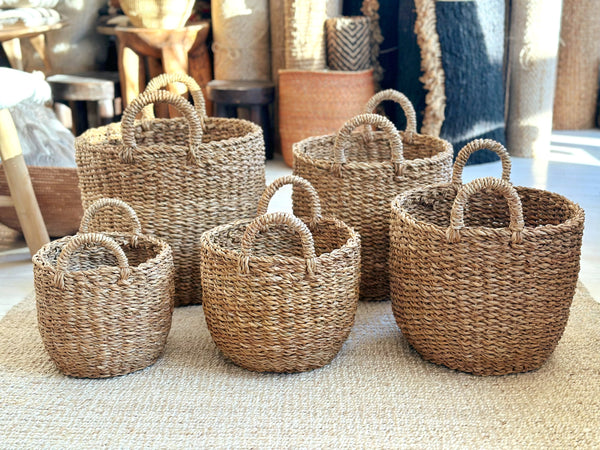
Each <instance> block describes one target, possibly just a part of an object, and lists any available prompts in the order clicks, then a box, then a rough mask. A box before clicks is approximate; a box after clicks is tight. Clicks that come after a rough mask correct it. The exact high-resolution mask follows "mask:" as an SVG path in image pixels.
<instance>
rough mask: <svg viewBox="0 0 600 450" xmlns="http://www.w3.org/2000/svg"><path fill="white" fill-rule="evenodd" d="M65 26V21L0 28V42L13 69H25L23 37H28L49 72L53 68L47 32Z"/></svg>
mask: <svg viewBox="0 0 600 450" xmlns="http://www.w3.org/2000/svg"><path fill="white" fill-rule="evenodd" d="M64 26H65V23H64V22H59V23H55V24H52V25H42V26H38V27H26V26H25V25H23V26H13V27H9V28H6V29H0V42H1V43H2V48H3V49H4V52H5V53H6V57H7V58H8V62H9V63H10V66H11V67H12V68H13V69H18V70H23V54H22V52H21V39H28V40H29V42H30V43H31V45H32V46H33V48H34V49H35V51H36V52H38V54H39V55H40V58H41V59H42V62H43V63H44V68H45V71H46V73H49V72H50V71H51V70H52V66H51V65H50V60H49V58H48V52H47V50H46V33H48V32H49V31H53V30H60V29H61V28H62V27H64Z"/></svg>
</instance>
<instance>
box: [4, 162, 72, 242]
mask: <svg viewBox="0 0 600 450" xmlns="http://www.w3.org/2000/svg"><path fill="white" fill-rule="evenodd" d="M0 167H1V166H0ZM27 170H28V171H29V176H30V178H31V183H32V184H33V190H34V192H35V197H36V198H37V202H38V205H39V207H40V211H41V212H42V217H43V218H44V223H45V224H46V228H47V230H48V234H49V235H50V236H52V237H62V236H66V235H67V234H73V233H75V232H76V231H77V229H78V228H79V221H80V220H81V217H82V216H83V208H82V207H81V194H80V192H79V186H78V179H77V169H76V168H74V167H73V168H70V167H38V166H29V167H27ZM0 195H10V191H9V188H8V183H7V181H6V177H5V176H4V171H3V170H0ZM0 222H1V223H3V224H4V225H6V226H7V227H9V228H12V229H13V230H17V231H22V230H21V224H20V223H19V218H18V217H17V213H16V211H15V209H14V208H13V207H8V206H4V207H0Z"/></svg>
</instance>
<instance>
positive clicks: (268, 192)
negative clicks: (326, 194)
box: [257, 175, 321, 224]
mask: <svg viewBox="0 0 600 450" xmlns="http://www.w3.org/2000/svg"><path fill="white" fill-rule="evenodd" d="M287 184H291V185H293V186H294V189H295V188H296V187H299V188H302V189H304V191H305V192H306V193H307V194H308V197H309V198H310V200H309V201H310V207H311V209H312V216H311V218H310V223H311V224H316V223H317V222H318V221H319V220H321V201H320V200H319V194H317V191H316V190H315V188H314V187H313V185H312V184H310V182H309V181H308V180H306V179H304V178H302V177H299V176H297V175H287V176H285V177H280V178H277V179H276V180H275V181H273V183H271V184H270V185H269V186H268V187H267V189H265V191H264V192H263V195H262V197H261V198H260V200H259V202H258V208H257V215H259V216H262V215H264V214H266V213H267V209H268V207H269V202H270V201H271V198H273V195H275V192H277V191H278V190H279V189H280V188H281V187H282V186H285V185H287Z"/></svg>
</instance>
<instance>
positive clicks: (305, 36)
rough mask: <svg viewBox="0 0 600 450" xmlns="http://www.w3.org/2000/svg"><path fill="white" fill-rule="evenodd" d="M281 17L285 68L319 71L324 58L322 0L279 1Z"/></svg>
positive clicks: (324, 64)
mask: <svg viewBox="0 0 600 450" xmlns="http://www.w3.org/2000/svg"><path fill="white" fill-rule="evenodd" d="M283 4H284V20H285V27H284V30H285V68H286V69H294V70H323V69H325V67H326V59H325V47H326V45H325V20H327V2H326V1H324V0H283Z"/></svg>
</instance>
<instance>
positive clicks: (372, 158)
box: [293, 103, 452, 300]
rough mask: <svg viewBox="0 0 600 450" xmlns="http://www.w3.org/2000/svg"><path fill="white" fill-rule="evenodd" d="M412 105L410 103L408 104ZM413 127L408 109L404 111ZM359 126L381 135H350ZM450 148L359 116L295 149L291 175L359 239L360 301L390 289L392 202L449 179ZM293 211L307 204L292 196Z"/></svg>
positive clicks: (297, 194) (298, 195) (383, 295)
mask: <svg viewBox="0 0 600 450" xmlns="http://www.w3.org/2000/svg"><path fill="white" fill-rule="evenodd" d="M409 104H410V103H409ZM405 111H406V112H407V117H409V126H412V125H410V124H414V123H415V121H414V119H413V117H414V110H413V109H412V105H411V107H410V108H406V110H405ZM361 125H375V126H376V127H378V128H379V129H381V130H383V131H376V132H372V131H371V130H370V127H367V130H366V132H365V133H363V134H362V135H361V134H358V133H352V130H354V129H355V128H357V127H359V126H361ZM451 165H452V146H451V145H450V144H449V143H448V142H446V141H444V140H442V139H439V138H434V137H431V136H424V135H420V134H417V133H416V131H415V129H414V128H409V130H408V131H406V132H400V133H399V132H398V131H397V130H396V128H395V127H394V125H393V124H392V123H391V122H390V121H389V120H388V119H386V118H385V117H383V116H379V115H376V114H363V115H360V116H357V117H354V118H353V119H352V120H349V121H348V122H347V123H346V124H345V125H344V126H343V127H342V128H341V129H340V131H339V132H338V133H337V135H335V134H332V135H328V136H320V137H313V138H309V139H306V140H304V141H302V142H300V143H298V144H296V145H295V146H294V174H295V175H299V176H301V177H303V178H306V179H307V180H308V181H310V182H311V183H312V185H313V186H314V187H315V189H316V190H317V192H318V193H319V196H320V198H321V201H322V204H323V207H324V209H323V212H324V214H327V215H330V216H333V217H336V218H338V219H340V220H342V221H344V222H345V223H347V224H349V225H350V226H352V227H354V228H355V229H356V231H358V232H359V233H360V235H361V240H362V274H361V285H360V296H361V299H362V300H384V299H386V298H388V296H389V288H388V268H387V259H388V232H389V215H390V212H389V210H390V203H391V201H392V200H393V199H394V197H395V196H396V195H397V194H399V193H401V192H403V191H406V190H408V189H411V188H413V187H417V186H425V185H428V184H432V183H439V182H443V181H447V180H448V179H449V177H450V168H451ZM293 198H294V213H295V214H296V215H299V216H303V215H306V214H307V212H308V207H309V203H308V202H307V201H306V197H305V196H304V195H303V194H302V193H301V192H294V197H293Z"/></svg>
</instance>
